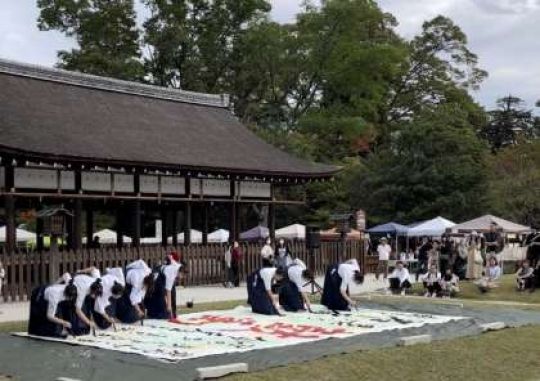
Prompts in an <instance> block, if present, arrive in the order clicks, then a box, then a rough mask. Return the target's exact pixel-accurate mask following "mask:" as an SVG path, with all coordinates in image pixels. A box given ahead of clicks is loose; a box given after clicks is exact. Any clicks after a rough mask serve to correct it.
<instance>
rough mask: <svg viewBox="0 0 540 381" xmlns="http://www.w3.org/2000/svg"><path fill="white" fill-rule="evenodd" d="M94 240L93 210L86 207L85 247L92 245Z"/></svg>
mask: <svg viewBox="0 0 540 381" xmlns="http://www.w3.org/2000/svg"><path fill="white" fill-rule="evenodd" d="M93 240H94V210H93V209H92V208H91V207H90V206H87V207H86V247H90V246H92V241H93Z"/></svg>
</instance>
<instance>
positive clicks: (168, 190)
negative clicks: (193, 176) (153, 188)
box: [161, 176, 186, 194]
mask: <svg viewBox="0 0 540 381" xmlns="http://www.w3.org/2000/svg"><path fill="white" fill-rule="evenodd" d="M161 193H163V194H186V180H185V179H184V178H183V177H175V176H161Z"/></svg>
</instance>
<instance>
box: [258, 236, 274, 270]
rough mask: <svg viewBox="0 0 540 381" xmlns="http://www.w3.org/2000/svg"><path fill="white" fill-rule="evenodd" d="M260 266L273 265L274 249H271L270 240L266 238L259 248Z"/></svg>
mask: <svg viewBox="0 0 540 381" xmlns="http://www.w3.org/2000/svg"><path fill="white" fill-rule="evenodd" d="M261 258H262V267H269V266H273V265H274V249H272V240H271V239H270V237H268V238H267V239H266V243H265V245H264V246H263V247H262V249H261Z"/></svg>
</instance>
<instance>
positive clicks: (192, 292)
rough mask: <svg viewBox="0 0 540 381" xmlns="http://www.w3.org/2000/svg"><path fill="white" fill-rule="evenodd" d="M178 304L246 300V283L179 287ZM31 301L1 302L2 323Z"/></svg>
mask: <svg viewBox="0 0 540 381" xmlns="http://www.w3.org/2000/svg"><path fill="white" fill-rule="evenodd" d="M317 283H318V284H320V285H322V284H323V283H324V282H323V278H322V277H318V278H317ZM386 285H387V283H386V282H383V281H382V280H380V281H376V280H375V277H374V276H373V275H371V274H370V275H367V276H366V279H365V282H364V284H363V285H361V286H355V287H353V289H352V290H351V293H352V294H363V293H369V292H373V291H376V290H378V289H381V288H384V287H385V286H386ZM177 295H178V302H177V303H178V304H179V305H180V306H182V305H185V304H186V301H187V300H189V299H192V300H193V302H194V303H196V304H197V303H212V302H223V301H229V300H238V301H239V302H244V301H245V300H247V291H246V286H245V283H244V284H242V285H241V286H240V287H237V288H225V287H223V286H222V285H212V286H195V287H187V288H182V287H179V288H178V289H177ZM28 314H29V303H28V302H19V303H2V304H0V323H5V322H13V321H24V320H27V319H28Z"/></svg>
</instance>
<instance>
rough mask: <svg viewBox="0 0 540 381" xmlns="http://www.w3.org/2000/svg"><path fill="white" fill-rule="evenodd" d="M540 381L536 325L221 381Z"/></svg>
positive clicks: (539, 329) (330, 358) (339, 357)
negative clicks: (538, 380)
mask: <svg viewBox="0 0 540 381" xmlns="http://www.w3.org/2000/svg"><path fill="white" fill-rule="evenodd" d="M535 379H540V327H538V326H531V327H524V328H517V329H508V330H504V331H499V332H492V333H488V334H484V335H481V336H476V337H470V338H464V339H456V340H451V341H441V342H437V343H434V344H428V345H417V346H412V347H404V348H398V347H394V348H387V349H378V350H370V351H364V352H356V353H351V354H343V355H336V356H328V357H326V358H323V359H320V360H315V361H310V362H306V363H303V364H297V365H289V366H287V367H281V368H274V369H269V370H266V371H263V372H255V373H249V374H245V375H233V376H229V377H226V378H224V381H251V380H253V381H256V380H257V381H267V380H268V381H270V380H272V381H277V380H294V381H314V380H317V381H325V380H328V381H330V380H343V381H347V380H354V381H361V380H375V381H395V380H407V381H408V380H414V381H435V380H437V381H440V380H452V381H454V380H471V381H473V380H474V381H493V380H505V381H514V380H515V381H518V380H519V381H529V380H535Z"/></svg>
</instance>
